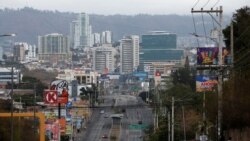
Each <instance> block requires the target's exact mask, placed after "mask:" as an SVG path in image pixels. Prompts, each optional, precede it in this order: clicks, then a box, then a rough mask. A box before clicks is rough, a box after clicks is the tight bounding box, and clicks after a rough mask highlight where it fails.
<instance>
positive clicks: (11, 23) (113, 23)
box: [0, 7, 229, 44]
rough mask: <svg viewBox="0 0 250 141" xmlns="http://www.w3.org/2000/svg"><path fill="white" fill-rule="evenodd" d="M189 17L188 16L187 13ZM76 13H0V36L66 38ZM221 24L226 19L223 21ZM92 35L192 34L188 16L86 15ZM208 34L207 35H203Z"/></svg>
mask: <svg viewBox="0 0 250 141" xmlns="http://www.w3.org/2000/svg"><path fill="white" fill-rule="evenodd" d="M188 14H189V13H188ZM76 16H77V13H69V12H58V11H39V10H35V9H32V8H28V7H26V8H23V9H18V10H13V9H4V10H0V19H1V20H0V31H1V32H0V34H3V33H16V34H17V37H15V41H25V42H29V43H32V44H37V36H38V35H45V34H48V33H53V32H58V33H62V34H65V35H69V24H70V22H71V21H72V20H74V19H76ZM195 20H196V23H197V24H196V25H197V30H198V31H199V32H200V33H204V32H203V30H204V29H203V24H202V22H201V16H200V15H196V17H195ZM224 21H225V23H228V21H229V18H227V17H224ZM204 23H205V25H206V29H209V28H210V27H212V20H211V17H205V22H204ZM90 24H91V25H92V28H93V32H101V31H104V30H111V31H113V34H114V35H113V38H114V40H115V41H117V40H119V39H121V38H122V36H124V35H131V34H137V35H141V34H144V33H147V32H148V31H152V30H165V31H169V32H173V33H177V35H178V36H188V34H189V33H192V32H194V26H193V19H192V17H191V16H180V15H143V14H141V15H134V16H127V15H126V16H125V15H110V16H104V15H93V14H92V15H90ZM207 33H209V32H207Z"/></svg>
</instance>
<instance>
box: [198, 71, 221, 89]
mask: <svg viewBox="0 0 250 141" xmlns="http://www.w3.org/2000/svg"><path fill="white" fill-rule="evenodd" d="M217 84H218V78H217V76H206V75H198V76H196V91H197V92H206V91H215V90H216V86H217Z"/></svg>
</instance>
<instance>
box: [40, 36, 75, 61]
mask: <svg viewBox="0 0 250 141" xmlns="http://www.w3.org/2000/svg"><path fill="white" fill-rule="evenodd" d="M38 58H39V60H43V61H49V62H51V63H57V62H58V61H66V60H69V59H70V58H71V53H70V50H69V39H68V37H67V36H64V35H62V34H58V33H52V34H47V35H45V36H38Z"/></svg>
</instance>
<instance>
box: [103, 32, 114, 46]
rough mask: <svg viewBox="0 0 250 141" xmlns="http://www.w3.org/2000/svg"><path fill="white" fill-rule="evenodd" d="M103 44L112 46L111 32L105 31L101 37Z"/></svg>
mask: <svg viewBox="0 0 250 141" xmlns="http://www.w3.org/2000/svg"><path fill="white" fill-rule="evenodd" d="M101 43H102V44H111V43H112V32H111V31H103V32H102V36H101Z"/></svg>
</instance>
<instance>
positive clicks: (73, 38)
mask: <svg viewBox="0 0 250 141" xmlns="http://www.w3.org/2000/svg"><path fill="white" fill-rule="evenodd" d="M91 34H92V27H91V25H90V24H89V16H88V14H86V13H80V14H79V15H78V18H77V20H75V21H72V22H71V24H70V42H71V43H70V45H71V47H72V48H84V47H89V46H92V45H91Z"/></svg>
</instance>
